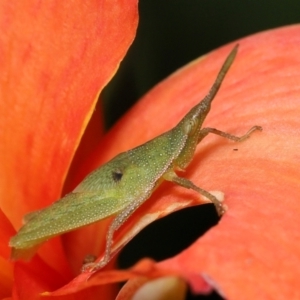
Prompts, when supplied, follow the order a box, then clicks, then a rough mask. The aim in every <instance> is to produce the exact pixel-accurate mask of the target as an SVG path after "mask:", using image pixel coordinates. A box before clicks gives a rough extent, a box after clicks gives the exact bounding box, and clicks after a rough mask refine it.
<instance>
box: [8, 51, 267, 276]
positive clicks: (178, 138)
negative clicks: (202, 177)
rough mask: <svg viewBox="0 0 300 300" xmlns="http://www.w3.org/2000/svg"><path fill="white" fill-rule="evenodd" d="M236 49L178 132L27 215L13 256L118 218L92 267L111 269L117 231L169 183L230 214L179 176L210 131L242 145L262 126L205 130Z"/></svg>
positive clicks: (96, 172)
mask: <svg viewBox="0 0 300 300" xmlns="http://www.w3.org/2000/svg"><path fill="white" fill-rule="evenodd" d="M237 48H238V45H236V46H235V47H234V48H233V50H232V51H231V53H230V54H229V56H228V57H227V59H226V61H225V62H224V64H223V66H222V68H221V70H220V72H219V74H218V76H217V78H216V80H215V82H214V84H213V85H212V87H211V89H210V91H209V93H208V94H207V95H206V96H205V98H204V99H203V100H202V101H201V102H200V103H199V104H197V105H196V106H195V107H193V108H192V109H191V110H190V111H189V112H188V113H187V114H186V116H185V117H184V118H183V119H182V120H181V121H180V122H179V123H178V125H177V126H175V127H174V128H173V129H171V130H169V131H167V132H165V133H163V134H161V135H160V136H158V137H156V138H154V139H152V140H150V141H148V142H146V143H145V144H143V145H140V146H138V147H136V148H134V149H131V150H129V151H126V152H123V153H120V154H119V155H117V156H116V157H114V158H113V159H112V160H110V161H109V162H107V163H106V164H104V165H103V166H101V167H99V168H98V169H96V170H94V171H93V172H92V173H90V174H89V175H88V176H87V177H86V178H85V179H84V180H83V181H82V182H81V183H80V184H79V185H78V186H77V187H76V188H75V190H74V191H73V192H71V193H70V194H67V195H66V196H65V197H63V198H62V199H60V200H58V201H57V202H55V203H54V204H52V205H50V206H48V207H46V208H44V209H41V210H39V211H36V212H32V213H29V214H28V215H26V216H25V218H24V222H25V224H24V225H23V227H21V229H20V230H19V232H18V233H17V234H16V235H15V236H14V237H12V238H11V240H10V243H9V245H10V247H12V258H13V259H18V258H24V259H29V258H30V257H31V256H32V255H33V254H34V253H35V251H36V250H37V248H38V247H39V246H40V245H41V244H42V243H43V242H45V241H46V240H48V239H50V238H52V237H54V236H57V235H60V234H62V233H65V232H68V231H71V230H75V229H77V228H80V227H82V226H85V225H88V224H91V223H94V222H97V221H100V220H103V219H105V218H108V217H111V216H115V217H114V219H113V221H112V223H111V224H110V227H109V229H108V232H107V237H106V248H105V253H104V257H103V259H102V260H101V261H100V262H92V263H89V264H88V270H89V271H90V272H93V271H96V270H98V269H100V268H102V267H103V266H105V265H106V264H107V263H108V262H109V261H110V259H111V257H112V253H111V246H112V242H113V235H114V232H115V231H116V230H117V229H118V228H119V227H120V226H121V225H122V224H124V222H125V221H126V220H127V219H128V218H129V217H130V215H131V214H132V213H133V212H134V211H135V210H136V209H137V208H138V207H139V206H140V205H142V203H143V202H145V201H146V200H147V199H148V198H149V197H150V196H151V194H152V192H153V191H154V190H155V189H156V188H157V187H158V186H159V185H160V184H161V183H162V182H163V181H164V180H167V181H171V182H173V183H175V184H177V185H180V186H182V187H184V188H187V189H192V190H194V191H196V192H198V193H199V194H201V195H203V196H205V197H206V198H208V199H209V200H210V201H211V202H212V203H213V204H214V205H215V207H216V210H217V212H218V214H219V215H222V214H223V213H224V212H225V209H224V206H223V205H222V204H221V202H220V201H219V200H218V199H217V198H216V197H215V196H213V195H212V194H210V193H209V192H207V191H205V190H203V189H201V188H199V187H198V186H196V185H195V184H194V183H193V182H191V181H190V180H188V179H186V178H182V177H179V176H177V174H176V171H177V170H184V169H185V168H186V167H187V166H188V165H189V163H190V162H191V160H192V159H193V156H194V153H195V150H196V147H197V145H198V143H199V142H200V141H201V140H202V139H203V138H204V137H206V136H207V135H208V134H209V133H214V134H217V135H220V136H222V137H224V138H227V139H230V140H233V141H236V142H241V141H244V140H245V139H247V138H248V137H249V136H250V134H251V133H252V132H253V131H255V130H262V128H261V127H260V126H254V127H252V128H251V129H250V130H249V131H248V132H247V133H246V134H245V135H243V136H241V137H236V136H233V135H231V134H229V133H225V132H223V131H220V130H218V129H215V128H201V126H202V123H203V121H204V120H205V118H206V116H207V114H208V112H209V111H210V106H211V102H212V100H213V99H214V97H215V95H216V94H217V92H218V90H219V88H220V86H221V83H222V81H223V79H224V77H225V75H226V73H227V71H228V70H229V68H230V66H231V64H232V63H233V61H234V58H235V56H236V53H237Z"/></svg>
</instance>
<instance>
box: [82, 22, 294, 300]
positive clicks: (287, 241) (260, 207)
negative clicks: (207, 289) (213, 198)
mask: <svg viewBox="0 0 300 300" xmlns="http://www.w3.org/2000/svg"><path fill="white" fill-rule="evenodd" d="M239 43H240V50H239V53H238V56H237V59H236V61H235V62H234V65H233V67H232V68H231V70H230V71H229V74H228V76H227V78H226V79H225V81H224V84H223V86H222V88H221V90H220V92H219V94H218V95H217V97H216V99H215V101H214V103H213V105H212V110H211V112H210V114H209V116H208V118H207V120H206V121H205V126H209V127H216V128H218V129H221V130H224V131H227V132H230V133H232V134H236V135H242V134H244V133H245V132H246V131H247V130H248V129H249V128H250V127H251V126H253V125H261V126H262V127H263V132H257V133H254V134H253V135H252V136H251V138H250V139H249V140H247V141H245V142H243V143H240V144H236V143H232V142H230V141H226V140H224V139H222V138H220V137H217V136H209V137H207V138H206V139H205V140H204V141H203V142H201V144H200V145H199V147H198V150H197V153H196V155H195V159H194V161H193V162H192V163H191V165H190V166H189V168H188V170H187V172H186V173H185V175H184V176H185V177H187V178H190V179H192V181H194V182H195V183H196V184H198V185H199V186H201V187H203V188H205V189H206V190H221V191H223V192H224V193H225V201H226V204H227V205H228V206H229V210H228V212H227V213H226V214H225V215H224V217H223V218H222V219H221V222H220V223H219V224H218V226H216V227H214V228H213V229H211V230H210V231H209V232H208V233H207V234H206V235H205V236H204V237H203V238H201V239H199V240H198V241H197V242H196V243H195V244H194V245H193V246H192V247H190V248H189V249H187V250H186V251H184V252H183V253H182V254H181V255H178V256H177V257H175V258H174V259H170V260H167V261H165V262H163V263H162V264H161V266H162V268H163V269H165V270H166V269H169V270H170V271H171V272H172V271H173V272H176V273H180V274H182V276H184V277H186V278H187V277H188V276H187V274H190V275H189V276H192V275H194V277H193V278H194V279H193V280H189V282H190V283H191V284H192V287H193V289H194V290H195V291H196V292H201V291H202V292H204V290H203V278H201V276H200V275H201V274H202V275H203V276H204V277H205V278H206V279H208V280H209V282H210V283H211V284H212V285H213V286H214V287H215V288H216V289H218V291H219V292H220V293H222V294H224V295H225V297H226V298H228V299H241V298H243V299H255V298H272V297H274V296H273V295H278V294H280V295H284V298H288V299H290V298H293V299H297V297H295V295H296V293H297V291H295V289H294V287H295V286H297V280H298V278H299V277H300V271H299V270H300V254H299V253H300V244H299V230H298V225H297V224H298V222H297V219H298V215H299V213H300V206H299V201H298V195H299V193H300V188H299V187H300V185H299V180H298V178H300V171H299V167H298V161H299V152H300V151H299V150H300V147H299V142H298V141H299V138H300V136H299V132H300V131H299V130H298V128H300V121H299V115H300V102H299V97H300V88H299V82H300V69H299V67H298V66H299V65H300V57H299V55H298V54H299V49H298V48H299V47H298V45H299V43H300V26H299V25H298V26H290V27H284V28H281V29H276V30H272V31H267V32H264V33H260V34H258V35H254V36H251V37H248V38H245V39H243V40H241V41H239ZM231 48H232V45H230V46H226V47H224V48H222V49H220V50H218V51H216V52H213V53H211V54H210V55H209V56H207V57H205V58H202V59H201V60H198V61H195V62H193V63H192V64H190V65H189V66H187V67H185V68H184V69H182V70H180V71H179V72H177V73H175V74H174V75H173V76H171V77H170V78H168V79H167V80H166V81H164V82H162V83H161V84H160V85H158V86H157V87H156V88H155V89H153V90H152V91H151V92H150V93H149V94H147V95H146V96H145V98H144V99H143V100H141V101H140V102H139V103H138V104H137V105H136V106H135V107H134V108H133V109H132V110H131V111H130V112H129V113H128V114H127V115H126V116H125V117H124V118H123V119H122V120H121V121H120V122H119V123H118V124H117V125H116V126H115V127H114V129H113V130H112V131H111V132H110V134H109V135H108V136H107V137H106V139H105V141H104V143H102V144H101V145H100V146H99V152H98V154H97V153H96V154H95V156H94V157H93V158H91V161H90V165H89V168H94V167H96V165H98V164H101V163H103V162H105V161H107V160H108V159H110V158H111V157H113V156H114V155H116V154H117V153H119V152H121V151H124V150H127V149H130V148H132V147H134V146H136V145H138V144H141V143H143V142H145V141H146V140H148V139H150V138H153V137H155V136H157V135H158V134H160V133H161V132H163V131H165V130H167V129H169V128H171V127H172V126H174V125H175V124H176V123H177V122H178V121H179V120H180V118H181V117H182V116H183V115H184V114H185V113H186V112H187V111H188V110H189V108H190V107H192V106H193V105H195V104H196V103H197V102H198V101H199V99H202V98H203V96H204V95H205V94H206V93H207V91H208V89H209V87H210V85H211V84H212V82H213V80H214V78H215V76H216V74H217V71H218V70H219V68H220V66H221V64H222V62H223V61H224V59H225V57H226V55H227V54H228V53H229V51H230V49H231ZM170 108H171V109H170ZM158 120H159V122H158ZM133 129H134V130H133ZM234 148H237V149H238V151H233V149H234ZM100 149H101V154H100ZM97 155H98V156H97ZM195 197H196V198H197V197H198V196H197V195H195V194H194V193H192V192H190V191H185V190H183V189H182V188H180V187H175V186H171V185H169V184H166V185H164V186H162V187H161V188H159V189H158V190H157V191H156V192H155V194H154V195H153V197H151V199H150V200H148V201H147V203H146V204H145V205H143V206H142V207H141V208H140V209H139V210H138V211H136V213H135V214H134V215H133V216H132V217H131V218H130V219H129V220H128V222H127V223H126V224H125V225H124V228H125V227H126V231H127V233H128V231H129V230H131V228H133V226H134V224H136V223H137V222H138V220H139V219H140V218H141V217H142V216H145V215H147V214H151V213H155V212H158V211H159V209H158V208H159V207H161V208H162V211H166V209H167V208H169V207H172V206H173V205H174V203H177V202H178V201H184V199H186V201H190V199H191V198H195ZM153 207H154V208H155V209H153ZM135 229H136V228H135ZM140 229H141V228H140ZM122 230H123V229H122V228H121V230H120V231H119V232H117V233H116V235H115V243H118V241H120V239H121V238H122V236H121V234H120V232H121V231H122ZM135 233H136V232H135ZM82 238H83V239H84V237H82ZM103 242H104V241H103ZM100 274H102V275H100ZM103 274H104V275H103ZM105 274H106V272H99V275H98V276H105ZM197 278H198V281H197ZM292 293H294V294H292ZM296 296H297V295H296Z"/></svg>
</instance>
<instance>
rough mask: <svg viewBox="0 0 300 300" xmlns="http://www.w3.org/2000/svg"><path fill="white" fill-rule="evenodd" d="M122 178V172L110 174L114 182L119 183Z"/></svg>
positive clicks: (117, 171) (116, 171)
mask: <svg viewBox="0 0 300 300" xmlns="http://www.w3.org/2000/svg"><path fill="white" fill-rule="evenodd" d="M122 177H123V172H122V171H121V170H114V171H113V172H112V178H113V180H114V182H119V181H120V180H121V179H122Z"/></svg>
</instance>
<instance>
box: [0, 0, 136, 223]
mask: <svg viewBox="0 0 300 300" xmlns="http://www.w3.org/2000/svg"><path fill="white" fill-rule="evenodd" d="M0 24H1V28H2V29H3V34H2V35H1V39H0V43H1V48H0V52H1V58H0V59H1V64H0V66H1V72H0V84H1V88H0V99H1V103H0V111H1V114H2V116H1V118H0V128H1V130H0V141H1V143H0V144H1V148H0V153H1V157H2V163H1V172H2V173H1V174H0V178H1V180H2V182H1V185H0V186H1V190H0V199H1V202H0V204H1V207H2V209H3V211H4V212H5V214H6V215H7V216H8V217H9V219H10V220H11V221H12V222H13V224H14V225H15V226H16V227H19V226H20V224H21V218H22V216H23V215H24V213H25V212H28V211H29V210H33V209H38V208H41V207H44V206H45V205H47V204H50V203H51V202H52V201H54V200H56V199H57V198H58V197H59V195H60V192H61V188H62V184H63V182H64V178H65V176H66V172H67V170H68V167H69V165H70V161H71V159H72V156H73V154H74V151H75V149H76V147H77V144H78V142H79V140H80V136H81V134H82V132H83V130H84V127H85V126H86V124H87V122H88V120H89V117H90V115H91V113H92V111H93V109H94V106H95V103H96V99H97V95H98V93H99V91H100V90H101V89H102V88H103V86H104V85H105V84H106V83H107V82H108V81H109V79H110V78H111V77H112V76H113V74H114V72H115V71H116V69H117V67H118V65H119V63H120V61H121V60H122V58H123V57H124V55H125V52H126V51H127V49H128V47H129V45H130V43H131V42H132V40H133V37H134V34H135V30H136V26H137V3H136V1H129V2H128V1H127V2H126V3H125V2H124V1H121V0H119V1H113V2H112V1H108V0H103V1H85V2H82V1H75V0H74V1H68V2H62V1H54V2H53V1H52V2H41V3H39V4H38V5H33V3H32V1H27V0H26V1H22V2H19V3H18V4H15V3H14V4H12V3H11V2H10V1H4V2H3V1H2V2H1V6H0ZM16 207H17V208H18V209H16Z"/></svg>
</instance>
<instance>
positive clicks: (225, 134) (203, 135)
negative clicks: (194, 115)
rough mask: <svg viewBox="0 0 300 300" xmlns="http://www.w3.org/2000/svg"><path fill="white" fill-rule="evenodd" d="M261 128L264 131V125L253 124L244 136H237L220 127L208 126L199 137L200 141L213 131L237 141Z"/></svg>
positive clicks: (241, 140) (244, 138)
mask: <svg viewBox="0 0 300 300" xmlns="http://www.w3.org/2000/svg"><path fill="white" fill-rule="evenodd" d="M256 130H259V131H262V127H261V126H253V127H252V128H250V129H249V130H248V131H247V132H246V133H245V134H244V135H242V136H240V137H239V136H235V135H232V134H230V133H227V132H224V131H221V130H219V129H216V128H210V127H206V128H202V129H201V131H200V134H199V139H198V143H199V142H200V141H201V140H202V139H203V138H204V137H206V136H207V135H208V134H209V133H213V134H216V135H219V136H221V137H224V138H226V139H229V140H232V141H235V142H243V141H244V140H246V139H247V138H249V137H250V135H251V134H252V132H254V131H256Z"/></svg>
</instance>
